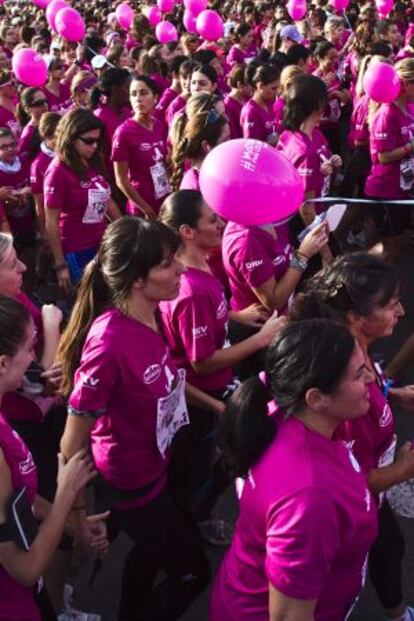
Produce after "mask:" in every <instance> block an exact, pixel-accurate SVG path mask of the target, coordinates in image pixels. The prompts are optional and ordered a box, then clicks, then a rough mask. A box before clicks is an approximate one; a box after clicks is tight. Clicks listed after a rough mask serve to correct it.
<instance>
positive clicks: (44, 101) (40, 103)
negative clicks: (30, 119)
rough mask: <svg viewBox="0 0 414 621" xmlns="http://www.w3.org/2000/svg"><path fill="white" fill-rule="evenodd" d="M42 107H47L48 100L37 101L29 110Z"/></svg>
mask: <svg viewBox="0 0 414 621" xmlns="http://www.w3.org/2000/svg"><path fill="white" fill-rule="evenodd" d="M40 106H47V99H37V100H36V101H34V102H33V103H31V104H30V105H29V108H40Z"/></svg>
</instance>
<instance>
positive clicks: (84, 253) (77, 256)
mask: <svg viewBox="0 0 414 621" xmlns="http://www.w3.org/2000/svg"><path fill="white" fill-rule="evenodd" d="M97 252H98V248H96V247H95V248H88V249H87V250H79V252H69V253H68V254H65V260H66V263H67V264H68V268H69V271H70V277H71V279H72V284H74V285H76V284H77V283H78V282H79V281H80V279H81V278H82V274H83V272H84V269H85V267H86V266H87V264H88V263H89V262H90V261H92V259H93V258H94V257H95V255H96V253H97Z"/></svg>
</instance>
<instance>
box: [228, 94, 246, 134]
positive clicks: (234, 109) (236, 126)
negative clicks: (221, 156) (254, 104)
mask: <svg viewBox="0 0 414 621" xmlns="http://www.w3.org/2000/svg"><path fill="white" fill-rule="evenodd" d="M224 107H225V110H226V116H227V118H228V120H229V127H230V138H243V130H242V127H241V125H240V116H241V111H242V108H243V104H241V103H240V102H239V101H237V99H234V98H233V97H231V96H230V95H226V97H225V98H224Z"/></svg>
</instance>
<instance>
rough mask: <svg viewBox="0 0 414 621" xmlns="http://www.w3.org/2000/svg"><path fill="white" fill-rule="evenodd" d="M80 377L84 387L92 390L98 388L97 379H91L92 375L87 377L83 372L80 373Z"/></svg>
mask: <svg viewBox="0 0 414 621" xmlns="http://www.w3.org/2000/svg"><path fill="white" fill-rule="evenodd" d="M80 376H81V379H82V384H83V385H84V386H87V387H88V388H94V389H96V388H97V387H98V384H99V378H98V377H92V375H88V374H87V373H85V372H84V371H81V372H80Z"/></svg>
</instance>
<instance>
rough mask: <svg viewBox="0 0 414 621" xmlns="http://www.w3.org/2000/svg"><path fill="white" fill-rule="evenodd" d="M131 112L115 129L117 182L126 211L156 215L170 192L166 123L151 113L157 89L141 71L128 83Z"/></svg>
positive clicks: (153, 108)
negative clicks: (125, 198) (129, 116)
mask: <svg viewBox="0 0 414 621" xmlns="http://www.w3.org/2000/svg"><path fill="white" fill-rule="evenodd" d="M129 94H130V102H131V106H132V110H133V116H132V118H131V119H128V120H127V121H125V122H124V123H122V125H120V126H119V127H118V129H117V130H116V132H115V135H114V140H113V147H112V161H113V163H114V169H115V178H116V184H117V186H118V187H119V189H120V190H121V191H122V192H123V193H124V194H125V196H127V198H128V203H127V207H126V210H127V213H129V214H131V215H136V216H144V217H146V218H150V219H155V218H156V217H157V215H158V212H159V209H160V206H161V203H162V201H163V199H164V198H165V197H166V196H167V194H169V193H170V191H171V189H170V182H169V178H168V172H167V164H166V157H167V132H166V127H165V125H164V124H163V123H162V121H160V120H159V119H158V118H157V117H156V116H155V114H154V110H155V106H156V103H157V97H158V89H157V85H156V83H155V82H154V80H152V79H151V78H149V77H147V76H145V75H140V76H138V77H136V78H134V79H133V80H132V82H131V85H130V91H129Z"/></svg>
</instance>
